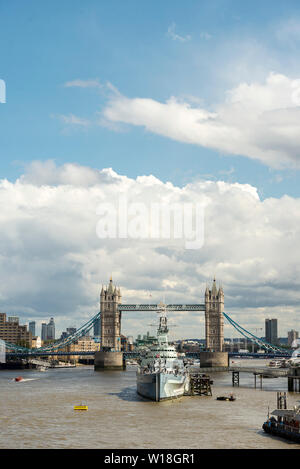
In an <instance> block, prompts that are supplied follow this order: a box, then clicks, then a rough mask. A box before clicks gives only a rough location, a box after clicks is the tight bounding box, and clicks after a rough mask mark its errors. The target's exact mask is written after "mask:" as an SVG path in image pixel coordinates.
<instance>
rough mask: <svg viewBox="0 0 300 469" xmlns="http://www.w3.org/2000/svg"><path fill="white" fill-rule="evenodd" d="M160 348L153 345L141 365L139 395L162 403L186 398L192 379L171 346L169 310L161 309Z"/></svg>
mask: <svg viewBox="0 0 300 469" xmlns="http://www.w3.org/2000/svg"><path fill="white" fill-rule="evenodd" d="M157 312H158V313H159V315H160V317H159V326H158V330H157V344H155V345H152V346H150V347H149V349H148V350H147V351H146V353H145V354H144V356H142V357H141V359H140V361H139V368H138V370H137V373H136V379H137V393H138V394H139V395H140V396H142V397H145V398H147V399H151V400H153V401H156V402H159V401H163V400H166V399H173V398H178V397H181V396H183V394H184V393H185V391H187V389H188V384H189V377H188V372H187V369H186V368H185V366H184V364H183V360H179V359H178V356H177V352H176V349H175V347H173V346H172V345H169V342H168V332H169V329H168V325H167V316H166V306H165V305H163V304H162V303H161V304H160V305H159V311H157Z"/></svg>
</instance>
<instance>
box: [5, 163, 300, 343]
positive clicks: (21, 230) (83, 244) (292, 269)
mask: <svg viewBox="0 0 300 469" xmlns="http://www.w3.org/2000/svg"><path fill="white" fill-rule="evenodd" d="M120 194H122V195H124V194H125V195H126V197H127V198H128V200H129V201H130V202H135V203H136V202H139V203H144V204H150V203H153V202H155V203H164V204H172V203H188V202H193V203H195V202H199V203H202V204H203V205H204V206H205V242H204V246H203V247H202V249H198V250H188V249H185V247H184V243H183V242H182V240H180V239H178V240H176V239H175V240H174V239H172V240H167V239H99V238H98V237H97V234H96V227H97V223H98V222H99V214H97V209H98V207H99V204H105V203H110V204H117V203H118V198H119V196H120ZM0 203H1V213H0V223H1V232H0V239H1V253H0V255H1V263H0V278H1V284H0V285H1V286H0V308H1V311H6V312H7V313H8V314H16V315H19V316H20V317H22V318H24V319H36V320H37V321H38V322H41V321H44V320H47V319H49V317H51V316H54V317H55V318H56V322H57V326H58V329H59V330H62V329H63V328H65V327H68V326H70V325H72V324H75V325H77V326H79V325H81V324H82V323H83V322H84V321H85V320H87V319H88V318H89V317H91V316H92V315H93V314H95V313H96V312H97V311H98V309H99V303H98V302H99V293H100V289H101V285H102V283H106V282H107V281H108V278H109V276H110V275H111V274H112V275H113V279H114V281H115V282H116V284H118V285H120V287H121V289H122V293H123V301H124V302H127V303H135V302H137V303H149V302H150V301H151V302H159V301H161V300H163V299H164V298H165V300H166V302H170V303H177V302H178V303H181V302H183V303H187V302H191V303H194V302H195V303H199V302H200V303H202V302H203V300H204V291H205V286H206V284H207V282H208V283H210V282H211V279H212V277H213V276H214V275H216V277H217V280H218V281H220V282H222V285H223V288H224V291H225V311H227V312H228V313H229V314H230V315H232V316H233V318H234V319H235V320H237V321H238V322H240V323H241V324H242V325H243V326H244V327H246V328H248V329H250V330H252V331H253V332H255V328H256V327H264V319H265V318H266V317H270V316H271V317H277V318H278V319H279V331H280V334H281V335H283V334H286V332H287V330H289V329H291V328H296V329H297V324H298V319H297V318H298V314H299V312H300V308H299V302H300V288H299V283H300V247H299V235H300V200H299V199H294V198H291V197H288V196H284V197H282V198H280V199H275V198H270V199H266V200H263V201H262V200H260V198H259V196H258V194H257V190H256V188H255V187H253V186H250V185H246V184H237V183H234V184H231V183H226V182H223V181H197V182H193V183H192V184H187V185H186V186H184V187H182V188H180V187H177V186H174V185H173V184H171V183H163V182H162V181H160V180H159V179H157V178H155V177H153V176H140V177H137V178H136V179H132V178H128V177H126V176H123V175H119V174H117V173H116V172H114V171H113V170H112V169H102V170H97V169H93V168H89V167H82V166H79V165H76V164H65V165H62V166H56V165H55V163H54V162H52V161H49V162H45V163H42V162H33V163H32V164H31V165H30V166H29V167H27V169H26V171H25V173H24V175H22V176H21V177H20V178H19V179H18V180H16V181H15V182H9V181H7V180H2V181H0ZM150 293H151V295H152V297H151V298H150V296H149V295H150ZM172 319H173V321H174V322H176V323H177V325H178V326H179V327H178V328H176V329H174V332H175V335H176V336H177V337H179V338H180V337H191V336H195V335H196V336H202V337H203V336H204V317H203V313H186V314H183V313H182V314H174V315H173V316H172ZM149 322H153V318H152V319H151V318H150V314H143V313H135V314H133V313H128V314H127V313H126V314H125V313H124V315H123V323H122V324H123V332H124V333H126V334H133V335H136V334H138V333H143V332H145V331H146V330H147V329H148V328H149V327H148V323H149ZM231 333H232V332H230V331H229V326H226V330H225V335H230V334H231Z"/></svg>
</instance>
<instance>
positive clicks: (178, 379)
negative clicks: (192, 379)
mask: <svg viewBox="0 0 300 469" xmlns="http://www.w3.org/2000/svg"><path fill="white" fill-rule="evenodd" d="M186 383H187V377H186V376H185V375H180V374H177V375H176V374H175V373H170V372H169V373H164V372H158V373H139V372H137V393H138V394H139V395H140V396H142V397H145V398H146V399H151V400H152V401H156V402H160V401H164V400H167V399H174V398H178V397H181V396H183V395H184V392H185V388H186Z"/></svg>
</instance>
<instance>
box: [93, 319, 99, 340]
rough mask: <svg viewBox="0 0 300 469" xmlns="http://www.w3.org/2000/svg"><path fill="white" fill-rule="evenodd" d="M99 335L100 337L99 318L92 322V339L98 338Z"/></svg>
mask: <svg viewBox="0 0 300 469" xmlns="http://www.w3.org/2000/svg"><path fill="white" fill-rule="evenodd" d="M100 335H101V320H100V318H98V319H96V321H95V322H94V337H100Z"/></svg>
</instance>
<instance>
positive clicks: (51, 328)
mask: <svg viewBox="0 0 300 469" xmlns="http://www.w3.org/2000/svg"><path fill="white" fill-rule="evenodd" d="M47 340H55V323H54V319H53V318H50V321H49V324H47Z"/></svg>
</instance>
